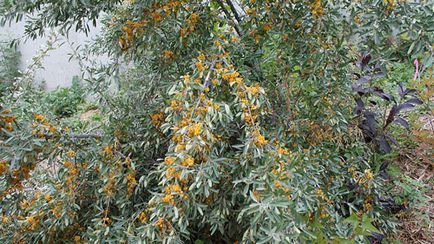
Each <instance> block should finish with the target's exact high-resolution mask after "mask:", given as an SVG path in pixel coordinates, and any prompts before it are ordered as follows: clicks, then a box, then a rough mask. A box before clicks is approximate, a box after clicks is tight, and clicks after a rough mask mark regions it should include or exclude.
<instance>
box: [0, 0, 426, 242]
mask: <svg viewBox="0 0 434 244" xmlns="http://www.w3.org/2000/svg"><path fill="white" fill-rule="evenodd" d="M98 10H100V11H104V12H106V14H107V15H108V16H107V17H106V18H104V20H103V23H104V31H103V33H102V35H101V36H100V37H99V38H98V39H97V42H96V43H94V44H93V45H90V46H88V49H86V50H83V53H77V55H79V56H80V57H81V58H82V60H81V61H83V62H84V61H89V62H90V63H92V61H93V60H92V56H89V55H87V54H89V53H90V54H94V55H95V54H106V55H109V56H110V57H113V60H114V61H113V63H112V64H108V65H103V66H99V65H97V64H94V65H93V66H90V68H88V69H87V72H88V73H87V75H88V77H89V78H88V79H87V81H88V82H89V84H88V86H89V88H90V90H89V91H90V92H93V93H94V95H95V96H96V97H97V99H98V102H99V103H98V105H99V107H100V110H101V114H102V116H103V117H104V119H102V120H101V125H100V130H99V131H98V133H96V132H86V131H73V130H71V129H70V128H66V127H61V126H58V125H57V122H56V121H55V120H53V119H51V118H50V117H49V116H44V115H42V114H41V113H22V115H21V116H20V117H18V116H14V112H13V111H10V110H7V108H8V107H10V106H13V104H7V103H3V104H2V105H1V106H2V107H1V109H2V111H3V112H1V115H0V116H1V117H0V118H1V121H2V122H1V124H0V126H1V132H0V133H1V134H0V138H1V140H2V143H1V144H0V147H1V149H2V150H1V151H0V158H2V161H1V169H2V170H1V173H2V176H1V177H2V183H1V185H0V202H1V206H2V207H1V208H0V211H1V212H0V213H1V214H2V224H1V225H0V229H1V230H2V232H3V233H5V234H4V235H2V237H0V240H4V241H9V240H12V242H20V241H24V242H26V241H28V242H72V241H75V242H77V243H80V242H133V243H136V242H164V243H180V242H193V241H197V242H201V241H202V242H216V243H226V242H243V243H270V242H271V243H274V242H276V243H277V242H286V243H293V242H320V243H322V242H329V241H332V242H345V241H349V242H363V241H366V240H372V241H381V239H383V238H385V237H386V236H387V235H388V233H390V231H393V230H394V229H395V227H396V223H395V222H394V218H395V214H396V212H395V211H391V210H390V208H388V207H387V206H391V205H393V204H394V202H391V201H392V200H391V199H393V196H392V195H391V193H390V192H389V191H388V189H389V187H390V185H388V182H389V181H387V180H385V179H384V177H383V176H382V175H381V173H382V171H384V170H383V169H382V164H383V162H384V160H385V159H389V160H391V159H393V146H392V145H389V144H388V145H389V146H390V148H389V147H388V148H387V149H388V150H378V147H377V146H380V148H381V145H382V143H381V140H377V139H378V138H377V137H376V136H374V139H375V140H377V141H379V143H376V144H374V146H372V144H369V143H368V144H367V143H366V142H369V140H368V141H365V138H366V128H369V126H370V125H371V124H373V122H374V121H375V119H376V118H377V119H378V118H379V119H382V117H381V116H380V115H378V117H376V118H365V120H366V121H367V125H368V127H366V126H365V127H364V126H360V124H359V122H361V121H363V118H362V119H360V118H359V117H356V118H355V117H354V115H353V107H354V106H355V105H356V103H355V102H353V97H355V98H357V96H358V95H354V94H353V93H352V89H351V88H352V87H351V85H352V84H353V83H354V81H355V80H357V79H359V78H360V77H357V75H356V74H355V73H356V72H358V71H359V68H360V65H359V68H357V64H366V63H368V61H369V60H367V59H371V58H372V57H375V58H373V60H372V62H374V61H375V62H374V63H377V62H378V63H380V65H379V67H377V68H378V69H380V68H382V67H383V66H384V65H382V61H384V60H391V59H395V58H396V57H398V58H401V57H402V54H403V53H402V50H400V49H397V48H396V47H394V46H393V45H390V41H393V40H394V39H396V40H399V43H401V44H402V45H404V44H405V45H407V44H409V46H410V47H409V49H407V52H408V53H409V54H411V55H416V56H417V55H421V56H422V55H426V57H428V58H427V59H426V60H425V61H424V62H423V65H424V67H425V66H429V65H430V59H429V57H432V53H431V51H432V46H431V43H432V42H431V41H432V39H433V36H432V34H431V33H430V32H429V31H427V32H426V33H425V32H423V35H422V34H420V35H418V34H415V33H418V31H420V30H425V28H426V27H427V26H432V25H430V24H432V19H433V18H432V17H433V13H432V9H430V8H429V7H427V6H426V5H424V4H420V3H402V2H399V3H398V2H397V1H374V2H371V1H367V2H363V3H359V2H351V1H348V2H347V1H343V2H326V1H319V0H315V1H308V2H307V1H294V2H291V3H289V2H285V1H240V2H239V3H235V1H219V0H216V1H206V2H204V1H173V0H170V1H123V2H122V3H121V2H120V1H79V2H77V3H75V4H72V5H69V1H58V2H56V3H52V2H51V1H39V2H37V3H34V2H32V1H24V2H23V3H22V5H21V6H17V7H16V8H10V9H9V10H8V9H7V8H6V11H5V13H6V14H5V19H10V18H14V17H19V16H21V15H22V14H24V13H34V14H36V17H35V18H34V19H32V20H30V22H29V23H28V25H29V28H28V30H38V31H40V32H43V27H46V26H61V27H63V28H65V29H69V28H71V27H72V26H73V25H75V27H76V28H77V29H84V30H86V28H85V27H84V22H83V21H85V20H95V19H96V18H97V16H98V14H99V13H98V12H97V11H98ZM409 18H413V19H414V20H416V22H417V23H418V24H417V25H414V24H412V23H414V21H412V22H408V21H407V20H408V19H409ZM392 28H396V29H397V30H398V31H397V33H400V34H399V35H393V33H395V32H392V31H391V30H392ZM419 33H420V32H419ZM28 34H29V35H30V36H35V35H36V34H37V32H34V31H31V32H29V33H28ZM405 34H408V36H404V35H405ZM391 36H392V37H393V39H392V38H391ZM419 37H420V38H419ZM391 39H392V40H391ZM392 44H393V43H392ZM366 51H371V55H360V53H362V52H366ZM86 52H88V53H86ZM382 55H384V56H382ZM86 57H89V58H86ZM368 57H369V58H368ZM119 59H122V62H123V63H126V64H127V67H126V68H125V67H123V69H122V68H120V67H119ZM425 68H427V67H425ZM125 69H126V71H125ZM362 75H365V74H362ZM356 77H357V78H356ZM359 83H363V82H360V80H359ZM355 88H357V89H359V90H360V91H364V90H363V89H365V88H366V87H355ZM357 89H355V90H356V91H358V90H357ZM366 89H368V90H369V92H368V94H369V95H379V96H380V97H387V95H386V93H385V92H384V91H380V90H379V88H378V89H377V88H372V90H371V89H369V88H366ZM402 90H403V89H402ZM403 91H404V90H403ZM364 99H369V98H367V97H366V98H365V97H364ZM367 101H369V100H367ZM407 102H408V101H407ZM365 103H367V102H366V101H365ZM418 103H419V102H418ZM68 105H69V104H68ZM56 106H57V105H56ZM386 108H387V107H386ZM363 109H374V110H376V109H377V107H375V106H374V107H373V108H370V107H369V108H368V107H363ZM388 110H390V109H387V111H388ZM392 110H393V108H392ZM365 114H366V113H365ZM365 117H366V116H365ZM360 120H361V121H360ZM362 124H363V122H362ZM11 126H12V127H11ZM377 126H378V125H377ZM359 127H360V128H359ZM371 129H372V128H371ZM379 136H380V137H381V138H383V137H385V136H386V135H385V134H379ZM371 139H372V138H371ZM375 140H374V141H375ZM375 145H376V146H375ZM389 149H390V150H389ZM386 203H387V204H389V205H387V204H386Z"/></svg>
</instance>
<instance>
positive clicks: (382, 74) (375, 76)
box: [372, 71, 386, 79]
mask: <svg viewBox="0 0 434 244" xmlns="http://www.w3.org/2000/svg"><path fill="white" fill-rule="evenodd" d="M384 76H386V73H384V72H382V71H381V72H378V73H376V74H375V75H374V76H373V77H372V78H374V79H377V78H381V77H384Z"/></svg>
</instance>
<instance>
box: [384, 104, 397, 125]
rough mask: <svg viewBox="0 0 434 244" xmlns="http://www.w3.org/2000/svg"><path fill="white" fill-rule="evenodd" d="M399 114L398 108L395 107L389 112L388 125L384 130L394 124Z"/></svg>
mask: <svg viewBox="0 0 434 244" xmlns="http://www.w3.org/2000/svg"><path fill="white" fill-rule="evenodd" d="M398 112H399V110H398V106H396V105H393V107H392V109H391V110H390V112H389V115H388V116H387V119H386V124H385V125H384V128H386V127H387V126H388V125H389V124H390V123H392V122H393V121H394V120H395V116H396V114H397V113H398Z"/></svg>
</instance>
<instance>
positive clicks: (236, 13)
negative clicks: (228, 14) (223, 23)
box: [226, 0, 241, 24]
mask: <svg viewBox="0 0 434 244" xmlns="http://www.w3.org/2000/svg"><path fill="white" fill-rule="evenodd" d="M226 3H227V4H228V5H229V7H230V8H231V11H232V13H233V14H234V16H235V19H236V20H237V21H238V24H241V18H240V16H239V15H238V12H237V9H236V8H235V6H234V4H233V3H232V2H231V0H226Z"/></svg>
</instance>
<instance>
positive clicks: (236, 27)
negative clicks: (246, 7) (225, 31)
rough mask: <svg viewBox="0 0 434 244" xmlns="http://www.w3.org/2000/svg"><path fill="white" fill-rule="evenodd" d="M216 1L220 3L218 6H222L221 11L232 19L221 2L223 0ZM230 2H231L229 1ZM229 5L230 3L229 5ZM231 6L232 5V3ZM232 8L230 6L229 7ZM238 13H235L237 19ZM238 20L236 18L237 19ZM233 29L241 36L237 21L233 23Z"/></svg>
mask: <svg viewBox="0 0 434 244" xmlns="http://www.w3.org/2000/svg"><path fill="white" fill-rule="evenodd" d="M216 1H217V3H218V4H219V5H220V7H221V8H222V10H223V12H224V13H225V15H226V17H228V18H229V19H230V20H232V17H231V14H230V13H229V12H228V11H227V10H226V8H225V5H224V4H223V2H222V1H221V0H216ZM226 2H227V1H226ZM231 4H232V3H231ZM229 6H231V5H229ZM232 6H233V5H232ZM231 10H232V7H231ZM237 16H238V13H236V15H235V18H236V19H237ZM237 20H238V19H237ZM234 29H235V31H236V32H237V34H238V36H242V34H241V30H240V28H239V27H238V25H237V23H234Z"/></svg>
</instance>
